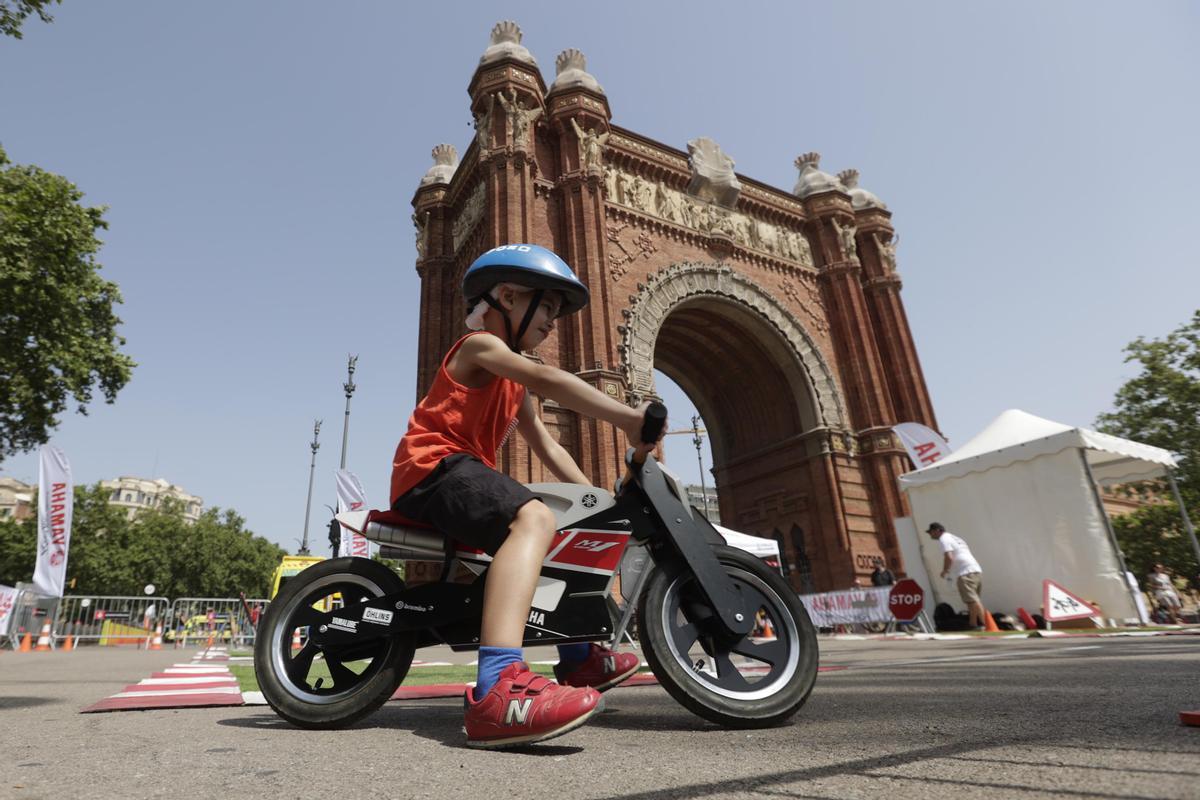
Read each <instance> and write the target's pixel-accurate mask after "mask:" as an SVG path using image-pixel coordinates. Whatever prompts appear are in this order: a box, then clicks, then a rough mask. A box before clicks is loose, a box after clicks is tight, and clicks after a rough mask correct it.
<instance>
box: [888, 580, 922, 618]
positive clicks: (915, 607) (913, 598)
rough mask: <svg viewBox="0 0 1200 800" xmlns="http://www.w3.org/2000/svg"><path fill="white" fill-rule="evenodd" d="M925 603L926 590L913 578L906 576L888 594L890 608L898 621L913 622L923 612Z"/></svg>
mask: <svg viewBox="0 0 1200 800" xmlns="http://www.w3.org/2000/svg"><path fill="white" fill-rule="evenodd" d="M924 605H925V592H924V591H922V589H921V584H919V583H917V582H916V581H914V580H913V579H912V578H905V579H904V580H902V581H900V582H899V583H897V584H896V585H895V586H893V587H892V591H891V593H890V594H888V609H889V610H890V611H891V612H892V616H893V617H895V618H896V621H897V622H912V621H913V620H914V619H916V618H917V614H920V613H921V608H922V606H924Z"/></svg>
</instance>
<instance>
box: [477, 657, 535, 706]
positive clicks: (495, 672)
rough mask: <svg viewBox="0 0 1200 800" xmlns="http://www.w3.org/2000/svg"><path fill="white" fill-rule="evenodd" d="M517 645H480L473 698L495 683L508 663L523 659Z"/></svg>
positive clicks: (479, 696) (485, 692)
mask: <svg viewBox="0 0 1200 800" xmlns="http://www.w3.org/2000/svg"><path fill="white" fill-rule="evenodd" d="M523 658H524V655H523V653H522V651H521V648H519V647H480V648H479V669H478V672H477V673H476V677H475V691H474V696H475V700H476V701H478V700H479V698H481V697H483V696H484V695H485V694H487V693H488V690H489V689H491V688H492V687H493V686H495V685H496V681H497V680H499V678H500V672H501V671H502V670H503V669H504V668H505V667H507V666H508V665H509V664H515V663H517V662H518V661H521V660H523Z"/></svg>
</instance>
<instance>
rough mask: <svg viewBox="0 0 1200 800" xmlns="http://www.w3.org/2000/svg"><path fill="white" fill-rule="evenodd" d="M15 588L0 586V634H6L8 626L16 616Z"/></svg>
mask: <svg viewBox="0 0 1200 800" xmlns="http://www.w3.org/2000/svg"><path fill="white" fill-rule="evenodd" d="M16 607H17V590H16V589H14V588H13V587H11V586H0V636H7V635H8V626H9V625H11V624H12V620H13V617H14V616H16Z"/></svg>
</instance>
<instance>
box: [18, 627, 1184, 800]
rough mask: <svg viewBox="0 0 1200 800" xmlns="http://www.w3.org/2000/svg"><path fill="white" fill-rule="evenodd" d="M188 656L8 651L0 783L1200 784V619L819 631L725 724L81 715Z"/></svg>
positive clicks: (654, 794) (208, 794)
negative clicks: (801, 693)
mask: <svg viewBox="0 0 1200 800" xmlns="http://www.w3.org/2000/svg"><path fill="white" fill-rule="evenodd" d="M420 655H421V657H422V658H425V659H426V660H433V659H434V658H438V657H441V656H444V655H445V654H444V653H437V652H430V651H423V652H422V653H421V654H420ZM532 657H534V658H537V657H539V656H538V655H537V654H535V655H533V656H532ZM467 658H468V659H469V658H470V656H467ZM180 660H182V659H180V654H179V652H178V651H170V650H167V651H163V652H161V653H160V652H151V653H145V652H130V651H125V652H120V651H118V652H109V651H105V652H97V650H96V649H92V650H81V651H78V652H76V653H49V654H46V653H32V654H17V653H12V652H9V651H5V652H3V653H0V731H2V735H0V742H2V743H3V744H2V745H0V746H2V747H3V750H4V756H3V758H2V759H0V797H4V798H10V797H11V798H22V800H32V798H55V800H61V798H64V797H69V798H110V797H111V798H118V797H120V798H125V797H128V798H142V797H172V798H174V797H187V798H228V797H234V798H239V800H240V799H241V798H247V797H250V798H266V797H289V798H290V797H328V798H342V797H355V798H359V797H363V798H367V797H379V798H427V797H428V798H442V797H446V798H456V800H466V799H468V798H477V797H486V798H508V797H540V798H555V799H557V798H563V799H565V798H585V797H586V798H614V799H615V798H622V800H631V799H632V798H662V797H677V798H696V797H702V798H733V797H746V798H758V799H760V800H775V798H858V797H864V798H865V797H870V798H874V799H875V800H878V799H879V798H943V797H944V798H955V800H962V798H970V797H989V798H994V797H1000V798H1005V797H1012V798H1031V797H1039V796H1046V797H1059V798H1061V797H1090V798H1200V728H1189V727H1184V726H1181V725H1180V724H1179V721H1178V712H1179V711H1181V710H1188V709H1200V680H1198V678H1200V636H1161V637H1153V638H1106V639H1099V638H1070V639H1040V640H1039V639H1019V640H1007V641H979V640H971V641H923V642H913V641H823V642H822V661H823V663H825V664H830V665H842V666H846V667H847V669H845V670H843V671H837V672H826V673H822V675H821V676H820V678H819V679H818V682H817V687H816V690H815V691H814V693H813V695H812V698H811V699H810V700H809V702H808V704H807V705H806V706H805V707H804V708H803V709H802V710H801V713H800V714H799V715H798V716H797V717H796V718H795V720H794V722H793V723H792V724H790V725H787V726H785V727H780V728H774V729H770V730H759V731H729V730H722V729H719V728H716V727H714V726H712V725H710V724H708V723H706V722H704V721H703V720H700V719H699V718H697V717H695V716H693V715H692V714H690V713H689V712H688V711H686V710H685V709H684V708H682V707H681V706H679V705H678V704H676V703H675V702H674V701H673V700H672V699H671V698H670V697H669V696H668V695H667V694H666V692H664V691H663V690H662V689H661V688H660V687H657V686H651V687H644V688H630V689H618V690H615V691H613V692H610V693H609V695H608V697H607V710H606V711H605V712H604V713H603V714H602V715H599V716H598V717H597V718H596V719H594V720H593V721H592V722H590V723H589V724H588V725H586V726H585V727H583V728H581V729H580V730H578V731H575V732H573V733H571V734H569V735H567V736H564V737H562V738H560V739H556V740H553V741H552V742H548V743H546V744H543V745H537V746H532V747H529V748H526V749H524V750H520V751H516V752H486V751H474V750H468V749H466V748H465V747H463V746H462V742H463V735H462V733H461V723H462V716H461V715H462V704H461V700H457V699H454V700H436V701H416V702H393V703H389V704H388V705H387V706H385V707H384V708H383V709H382V710H381V711H379V712H378V713H376V714H375V715H374V716H372V717H370V718H368V719H367V720H365V721H364V722H362V723H360V724H359V725H358V726H356V727H354V728H352V729H350V730H345V731H337V732H308V731H301V730H297V729H295V728H292V727H290V726H289V725H287V724H286V723H284V722H282V721H281V720H279V719H278V718H276V717H275V716H274V714H273V713H272V712H271V711H270V709H268V708H266V707H245V708H218V709H185V710H176V711H130V712H119V713H110V714H87V715H82V714H79V713H78V712H79V709H80V708H82V707H84V706H87V705H90V704H91V703H93V702H95V701H96V700H99V699H100V698H102V697H105V696H107V695H110V694H112V693H114V692H117V691H120V689H121V688H122V687H123V686H124V685H125V684H127V683H134V682H136V681H137V680H139V679H140V678H143V677H145V676H147V675H149V673H150V672H151V671H153V670H155V669H159V668H161V667H164V666H166V665H168V664H171V663H175V662H176V661H180Z"/></svg>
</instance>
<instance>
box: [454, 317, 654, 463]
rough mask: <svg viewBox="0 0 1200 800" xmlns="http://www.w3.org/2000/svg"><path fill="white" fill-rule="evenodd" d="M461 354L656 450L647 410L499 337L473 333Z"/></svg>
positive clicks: (494, 373) (647, 447)
mask: <svg viewBox="0 0 1200 800" xmlns="http://www.w3.org/2000/svg"><path fill="white" fill-rule="evenodd" d="M458 355H459V357H461V358H463V359H465V360H466V361H467V362H468V363H470V364H473V365H476V366H478V367H480V368H482V369H485V370H487V371H488V372H490V373H492V374H493V375H499V376H500V377H502V378H508V379H509V380H511V381H516V382H517V383H519V384H521V385H523V386H525V387H526V388H528V389H529V390H530V391H533V392H537V393H538V394H539V395H541V396H542V397H548V398H550V399H551V400H554V401H555V402H557V403H559V404H560V405H562V406H565V407H566V408H569V409H571V410H572V411H577V412H579V413H580V414H586V415H587V416H589V417H595V418H596V419H602V420H604V421H605V422H610V423H612V424H613V425H616V426H617V427H618V428H620V429H621V430H622V431H624V433H625V436H626V437H627V438H628V439H629V443H630V444H632V445H635V446H636V445H644V449H646V450H651V449H653V447H652V445H653V444H654V442H642V440H641V430H642V417H643V415H644V413H645V412H644V409H641V408H630V407H629V406H627V405H625V404H624V403H619V402H617V401H616V400H613V399H612V398H611V397H608V396H607V395H605V394H604V393H603V392H601V391H599V390H597V389H594V388H593V387H591V386H588V385H587V384H586V383H584V382H583V381H581V380H580V379H579V378H577V377H575V376H574V375H572V374H571V373H569V372H564V371H563V370H561V369H556V368H555V367H550V366H546V365H545V364H536V363H534V362H533V361H530V360H529V359H527V358H525V357H524V356H522V355H520V354H518V353H514V352H513V351H512V350H509V349H508V346H507V345H505V344H504V342H502V341H500V339H499V338H497V337H495V336H472V337H471V338H469V339H467V341H465V342H463V345H462V347H461V348H460V349H459V351H458Z"/></svg>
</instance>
